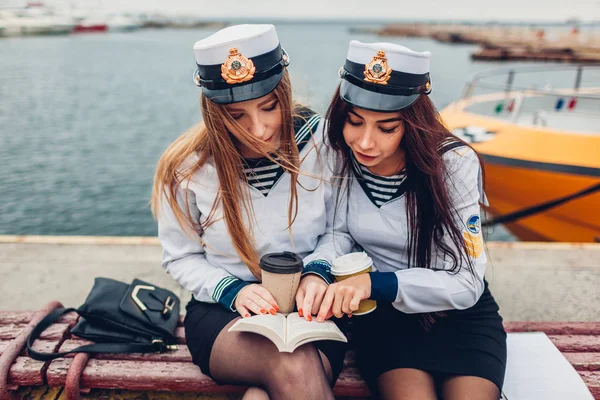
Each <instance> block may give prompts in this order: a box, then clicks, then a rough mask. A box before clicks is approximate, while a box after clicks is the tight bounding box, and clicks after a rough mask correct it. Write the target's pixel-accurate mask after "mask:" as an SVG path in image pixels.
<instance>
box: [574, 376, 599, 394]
mask: <svg viewBox="0 0 600 400" xmlns="http://www.w3.org/2000/svg"><path fill="white" fill-rule="evenodd" d="M579 375H580V376H581V378H582V379H583V381H584V382H585V384H586V385H587V387H588V389H590V392H592V396H594V399H600V372H598V371H579Z"/></svg>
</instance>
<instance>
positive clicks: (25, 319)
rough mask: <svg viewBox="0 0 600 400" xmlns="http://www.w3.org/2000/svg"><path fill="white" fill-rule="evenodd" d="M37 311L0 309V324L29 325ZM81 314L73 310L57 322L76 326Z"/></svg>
mask: <svg viewBox="0 0 600 400" xmlns="http://www.w3.org/2000/svg"><path fill="white" fill-rule="evenodd" d="M36 312H37V311H0V325H12V324H15V325H19V324H24V325H27V324H28V323H29V322H30V321H31V319H32V318H33V316H34V315H35V313H36ZM78 318H79V315H77V313H76V312H74V311H71V312H69V313H67V314H65V315H62V316H61V317H60V318H59V319H57V320H56V323H61V324H70V325H71V326H74V325H75V324H76V323H77V319H78Z"/></svg>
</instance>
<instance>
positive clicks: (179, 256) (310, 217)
mask: <svg viewBox="0 0 600 400" xmlns="http://www.w3.org/2000/svg"><path fill="white" fill-rule="evenodd" d="M194 53H195V57H196V63H197V65H198V68H197V70H196V72H195V74H194V80H195V82H196V84H197V85H198V86H200V87H201V89H202V96H201V105H202V115H203V121H204V122H203V124H201V125H199V126H197V127H194V128H192V129H190V130H189V131H188V132H186V133H185V134H183V135H182V136H181V137H180V138H179V139H177V140H176V141H175V142H174V143H173V144H172V145H171V146H170V147H169V148H168V149H167V151H166V152H165V153H164V155H163V156H162V158H161V160H160V162H159V165H158V168H157V171H156V176H155V180H154V190H153V198H152V208H153V212H154V213H155V216H156V217H157V219H158V226H159V238H160V240H161V243H162V246H163V250H164V253H163V266H164V267H165V269H166V270H167V272H168V273H169V274H171V276H173V278H174V279H175V280H177V282H179V284H181V286H183V287H184V288H186V289H187V290H189V291H190V292H191V293H192V295H193V297H192V300H191V301H190V302H189V304H188V305H187V315H186V319H185V331H186V338H187V345H188V347H189V350H190V353H191V354H192V357H193V361H194V363H195V364H197V365H198V366H199V367H200V369H201V370H202V372H203V373H204V374H206V375H209V376H210V377H212V378H213V379H214V380H215V381H216V382H218V383H220V384H221V383H223V384H225V383H227V384H243V385H250V386H251V387H252V389H251V390H249V391H248V392H246V395H245V397H244V398H256V399H258V398H271V399H281V398H286V399H293V398H303V399H304V398H310V399H325V398H327V399H331V398H333V395H332V391H331V384H332V383H333V382H335V379H336V378H337V376H338V374H339V372H340V370H341V368H342V363H343V358H344V351H345V348H344V345H343V344H340V343H338V342H317V343H316V344H307V345H304V346H302V347H300V348H298V349H297V350H296V351H295V352H294V353H280V352H279V351H278V350H277V348H276V347H275V346H274V345H273V343H271V342H270V341H269V340H267V339H265V338H263V337H262V336H259V335H254V334H243V333H237V332H228V328H229V327H230V326H231V325H233V323H234V322H235V321H236V320H237V319H238V318H243V317H249V316H250V315H252V314H266V313H271V314H275V313H277V312H278V305H277V303H276V301H275V300H274V298H273V296H272V295H271V294H270V293H269V292H268V291H267V290H266V289H265V288H264V287H262V286H261V285H260V276H261V274H260V268H259V265H258V262H259V259H260V256H261V255H263V254H265V253H270V252H279V251H285V250H288V251H293V252H296V253H298V254H299V255H300V256H301V257H302V258H303V260H304V263H305V268H304V271H303V277H302V279H301V282H300V287H299V290H298V294H297V296H296V300H297V306H298V312H299V313H300V314H301V315H304V316H305V318H306V319H309V320H310V319H312V315H316V313H317V311H318V309H319V306H320V304H321V301H322V298H323V296H324V293H325V292H326V290H327V285H328V283H330V280H329V279H330V278H329V274H328V272H329V265H330V263H331V262H332V260H333V258H335V257H336V256H337V255H339V254H341V253H344V252H347V251H348V250H349V249H350V247H351V239H350V238H349V236H345V235H342V234H340V235H335V237H334V235H333V234H332V232H331V228H332V226H333V221H332V218H333V214H334V212H333V203H334V199H333V196H332V193H331V192H332V188H331V185H330V184H329V183H328V182H327V179H325V178H326V177H325V175H323V174H324V173H326V172H327V170H328V168H327V161H326V160H324V159H323V157H324V156H325V154H327V153H328V152H326V151H324V148H323V128H322V126H321V125H322V124H321V118H320V116H319V115H317V114H316V113H314V112H313V111H311V110H309V109H308V108H294V107H293V105H292V104H293V103H292V96H291V86H290V81H289V76H288V72H287V65H288V63H289V60H288V56H287V54H286V53H285V51H283V50H282V48H281V46H280V44H279V39H278V37H277V33H276V31H275V28H274V27H273V26H272V25H237V26H232V27H228V28H225V29H223V30H221V31H218V32H216V33H215V34H213V35H212V36H209V37H207V38H205V39H203V40H201V41H199V42H197V43H196V44H195V45H194ZM334 239H335V241H334ZM334 242H335V243H334ZM334 244H335V245H334Z"/></svg>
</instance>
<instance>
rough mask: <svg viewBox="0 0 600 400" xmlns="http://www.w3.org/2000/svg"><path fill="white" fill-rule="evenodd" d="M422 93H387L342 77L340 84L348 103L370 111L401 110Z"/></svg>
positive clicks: (342, 94) (342, 96) (343, 97)
mask: <svg viewBox="0 0 600 400" xmlns="http://www.w3.org/2000/svg"><path fill="white" fill-rule="evenodd" d="M419 96H420V94H412V95H409V96H399V95H392V94H385V93H377V92H372V91H370V90H367V89H363V88H361V87H358V86H356V85H353V84H352V83H350V82H348V81H347V80H345V79H342V83H341V85H340V97H341V98H342V100H344V101H345V102H346V103H349V104H352V105H353V106H356V107H359V108H364V109H365V110H370V111H379V112H393V111H400V110H402V109H403V108H406V107H408V106H410V105H411V104H413V103H414V102H415V101H416V100H417V99H418V98H419Z"/></svg>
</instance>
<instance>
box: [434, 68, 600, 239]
mask: <svg viewBox="0 0 600 400" xmlns="http://www.w3.org/2000/svg"><path fill="white" fill-rule="evenodd" d="M599 77H600V66H597V65H596V66H589V65H586V66H585V67H584V66H571V67H565V66H560V67H541V68H540V67H534V68H519V69H501V70H494V71H490V72H484V73H481V74H478V75H476V76H475V77H474V78H473V80H472V81H471V82H470V84H469V85H468V86H467V88H466V90H465V93H464V95H463V97H462V98H461V99H460V100H458V101H456V102H454V103H452V104H450V105H449V106H447V107H446V108H444V109H443V110H442V117H443V118H444V121H445V123H446V125H447V126H448V127H449V128H450V130H451V131H452V132H453V133H454V134H456V135H457V136H459V137H460V138H461V139H463V140H465V141H467V142H469V143H471V145H472V146H473V147H474V148H475V149H476V150H477V151H478V152H479V154H480V155H481V157H482V159H483V162H484V170H485V178H486V194H487V197H488V199H489V210H490V211H491V213H492V215H493V216H494V220H495V221H499V222H504V223H505V225H506V226H507V228H508V229H509V230H510V231H511V232H512V233H513V234H514V235H516V236H517V237H519V238H520V239H521V240H534V241H560V242H594V241H600V80H599V79H597V78H599ZM540 81H542V82H543V83H542V84H541V85H540V84H539V82H540ZM594 81H595V82H596V83H598V86H595V85H594ZM536 83H537V84H536Z"/></svg>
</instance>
